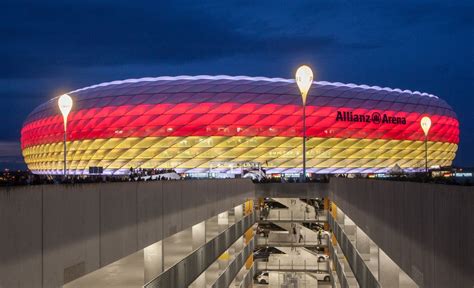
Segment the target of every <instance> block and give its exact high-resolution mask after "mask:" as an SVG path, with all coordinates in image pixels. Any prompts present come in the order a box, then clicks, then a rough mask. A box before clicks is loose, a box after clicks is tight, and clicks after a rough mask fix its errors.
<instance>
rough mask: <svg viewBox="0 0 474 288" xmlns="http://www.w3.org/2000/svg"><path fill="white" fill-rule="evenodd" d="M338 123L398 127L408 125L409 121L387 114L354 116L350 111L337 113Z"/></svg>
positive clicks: (375, 113)
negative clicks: (361, 123)
mask: <svg viewBox="0 0 474 288" xmlns="http://www.w3.org/2000/svg"><path fill="white" fill-rule="evenodd" d="M336 121H343V122H364V123H374V124H396V125H405V124H407V119H406V118H405V117H395V116H389V115H387V114H385V113H384V114H380V113H379V112H374V113H372V114H354V113H352V112H350V111H337V115H336Z"/></svg>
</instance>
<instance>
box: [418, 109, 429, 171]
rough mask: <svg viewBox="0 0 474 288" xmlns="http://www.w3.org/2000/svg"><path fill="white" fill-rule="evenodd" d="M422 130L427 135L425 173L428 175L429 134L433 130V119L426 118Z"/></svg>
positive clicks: (422, 121)
mask: <svg viewBox="0 0 474 288" xmlns="http://www.w3.org/2000/svg"><path fill="white" fill-rule="evenodd" d="M420 125H421V129H423V133H425V172H426V174H427V175H428V132H429V131H430V128H431V119H430V117H428V116H424V117H423V118H421V121H420Z"/></svg>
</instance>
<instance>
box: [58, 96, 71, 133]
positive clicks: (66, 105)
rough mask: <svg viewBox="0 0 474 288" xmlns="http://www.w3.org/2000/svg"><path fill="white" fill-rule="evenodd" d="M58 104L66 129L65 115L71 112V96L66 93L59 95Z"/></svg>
mask: <svg viewBox="0 0 474 288" xmlns="http://www.w3.org/2000/svg"><path fill="white" fill-rule="evenodd" d="M58 106H59V110H61V114H63V119H64V127H65V129H66V122H67V116H68V115H69V112H71V109H72V98H71V96H69V95H67V94H64V95H61V97H59V99H58Z"/></svg>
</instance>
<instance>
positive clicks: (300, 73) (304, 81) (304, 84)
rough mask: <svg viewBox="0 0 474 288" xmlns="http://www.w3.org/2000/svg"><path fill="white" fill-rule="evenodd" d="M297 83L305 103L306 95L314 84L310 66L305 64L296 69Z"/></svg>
mask: <svg viewBox="0 0 474 288" xmlns="http://www.w3.org/2000/svg"><path fill="white" fill-rule="evenodd" d="M295 79H296V84H298V88H299V89H300V92H301V97H302V99H303V105H305V104H306V96H307V95H308V91H309V88H310V87H311V84H313V71H312V70H311V68H309V66H306V65H303V66H300V67H299V68H298V70H296V76H295Z"/></svg>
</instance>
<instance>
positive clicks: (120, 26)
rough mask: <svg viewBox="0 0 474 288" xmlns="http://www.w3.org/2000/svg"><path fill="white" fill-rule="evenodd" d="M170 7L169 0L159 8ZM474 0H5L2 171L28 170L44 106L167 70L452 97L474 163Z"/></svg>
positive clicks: (1, 12)
mask: <svg viewBox="0 0 474 288" xmlns="http://www.w3.org/2000/svg"><path fill="white" fill-rule="evenodd" d="M161 2H163V3H161ZM473 15H474V1H472V0H469V1H461V0H459V1H447V0H446V1H419V0H411V1H363V0H362V1H360V0H359V1H337V0H327V1H315V0H310V1H294V0H292V1H288V0H286V1H275V0H274V1H202V0H199V1H196V0H191V1H149V2H145V1H130V0H128V1H121V0H106V1H98V0H81V1H67V0H43V1H23V0H6V1H5V0H3V1H2V3H1V5H0V41H1V42H0V43H1V45H0V98H1V105H0V115H1V119H2V125H1V126H0V169H3V168H15V169H16V168H25V165H24V164H23V163H24V162H23V159H22V156H21V152H20V148H19V139H20V129H21V125H22V123H23V121H24V120H25V118H26V116H27V115H28V113H30V112H31V111H32V110H33V109H34V108H35V107H36V106H37V105H39V104H41V103H42V102H44V101H46V100H48V99H50V98H52V97H54V96H58V95H60V94H62V93H64V92H68V91H71V90H74V89H77V88H81V87H84V86H88V85H92V84H97V83H100V82H104V81H112V80H120V79H127V78H140V77H148V76H150V77H151V76H162V75H183V74H184V75H199V74H207V75H219V74H226V75H248V76H267V77H283V78H293V75H294V72H295V70H296V68H297V67H298V66H299V65H300V64H309V65H310V66H312V67H313V70H315V72H316V75H315V76H316V80H325V81H334V82H336V81H338V82H345V83H356V84H367V85H377V86H382V87H383V86H387V87H391V88H400V89H402V90H403V89H410V90H412V91H415V90H418V91H421V92H427V93H432V94H434V95H437V96H439V97H440V98H443V99H444V100H446V101H447V102H448V103H449V104H450V105H451V106H452V107H453V108H454V111H455V112H456V113H457V115H458V119H459V122H460V125H461V135H460V138H461V140H460V146H459V150H458V154H457V157H456V160H455V164H456V165H461V166H468V167H473V166H474V149H473V148H474V133H473V131H474V112H473V109H474V100H473V99H474V95H473V93H472V91H473V90H474V87H473V86H474V84H473V83H474V73H473V67H474V45H473V44H474V16H473Z"/></svg>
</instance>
